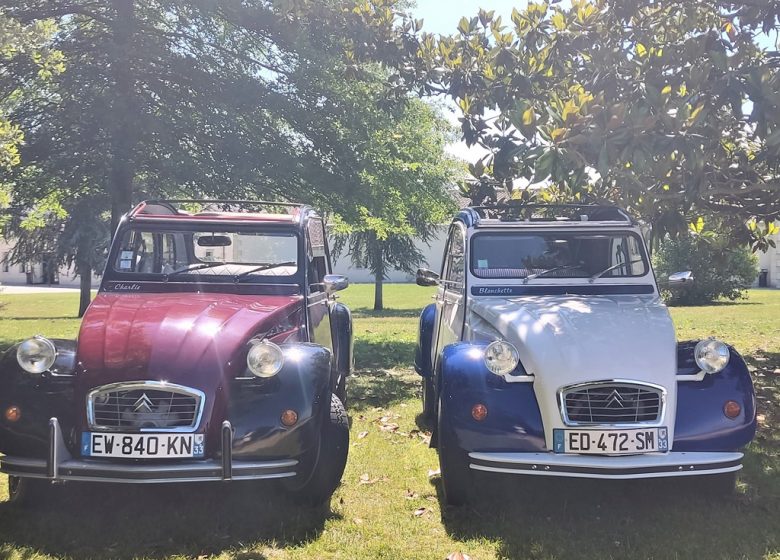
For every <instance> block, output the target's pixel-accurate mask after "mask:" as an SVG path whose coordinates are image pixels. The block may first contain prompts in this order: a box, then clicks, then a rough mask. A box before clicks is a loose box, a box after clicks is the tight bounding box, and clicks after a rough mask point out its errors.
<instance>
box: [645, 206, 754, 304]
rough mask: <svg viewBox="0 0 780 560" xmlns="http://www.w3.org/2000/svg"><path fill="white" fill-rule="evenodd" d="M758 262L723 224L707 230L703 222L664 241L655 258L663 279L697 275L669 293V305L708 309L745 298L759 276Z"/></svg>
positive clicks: (656, 266) (654, 262)
mask: <svg viewBox="0 0 780 560" xmlns="http://www.w3.org/2000/svg"><path fill="white" fill-rule="evenodd" d="M718 226H721V227H718ZM716 230H717V231H716ZM757 260H758V259H757V258H756V256H755V255H753V254H751V252H750V250H749V248H748V246H747V245H744V244H740V243H739V242H738V241H737V240H735V239H734V238H733V236H732V235H731V234H730V232H729V231H728V229H727V228H723V227H722V224H717V222H716V223H715V228H713V227H711V226H707V227H705V222H704V220H703V219H699V220H697V222H696V223H694V224H691V225H690V230H689V231H688V232H687V233H685V234H682V235H679V236H678V237H677V238H675V239H670V238H666V239H664V240H662V241H661V243H660V244H659V247H658V251H656V254H655V255H653V268H654V269H655V272H656V274H657V275H658V277H659V278H661V279H663V278H666V277H668V275H669V274H672V273H674V272H680V271H683V270H690V271H691V272H693V277H694V281H693V282H692V283H691V284H690V285H685V286H682V287H679V288H676V289H674V290H671V291H668V292H666V294H665V297H666V300H667V303H669V304H670V305H706V304H709V303H712V302H714V301H716V300H718V299H720V298H726V299H729V300H732V301H733V300H736V299H739V298H742V297H745V290H747V288H749V287H750V286H751V285H752V284H753V282H754V281H755V279H756V275H757V274H758V269H757Z"/></svg>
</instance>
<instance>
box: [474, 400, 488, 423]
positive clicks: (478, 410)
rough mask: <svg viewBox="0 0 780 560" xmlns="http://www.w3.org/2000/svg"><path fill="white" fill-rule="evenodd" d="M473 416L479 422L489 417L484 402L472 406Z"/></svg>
mask: <svg viewBox="0 0 780 560" xmlns="http://www.w3.org/2000/svg"><path fill="white" fill-rule="evenodd" d="M471 417H472V418H474V420H476V421H477V422H482V421H483V420H484V419H485V418H487V407H486V406H485V405H484V404H475V405H474V406H472V407H471Z"/></svg>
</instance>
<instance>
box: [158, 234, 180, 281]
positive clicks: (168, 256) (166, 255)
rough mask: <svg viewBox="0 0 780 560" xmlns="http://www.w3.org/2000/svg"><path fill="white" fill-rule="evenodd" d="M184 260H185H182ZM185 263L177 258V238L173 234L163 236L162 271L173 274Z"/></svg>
mask: <svg viewBox="0 0 780 560" xmlns="http://www.w3.org/2000/svg"><path fill="white" fill-rule="evenodd" d="M182 260H183V259H182ZM182 264H184V263H183V262H181V261H180V260H178V259H177V258H176V237H175V236H174V235H173V234H171V233H164V234H163V235H162V271H163V273H165V274H168V273H171V272H173V271H174V270H176V269H177V268H179V267H180V266H181V265H182Z"/></svg>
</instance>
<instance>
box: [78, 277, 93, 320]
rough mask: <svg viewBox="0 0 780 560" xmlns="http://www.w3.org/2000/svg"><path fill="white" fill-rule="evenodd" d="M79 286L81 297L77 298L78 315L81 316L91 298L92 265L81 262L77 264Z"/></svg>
mask: <svg viewBox="0 0 780 560" xmlns="http://www.w3.org/2000/svg"><path fill="white" fill-rule="evenodd" d="M79 277H80V278H79V287H80V289H81V297H80V299H79V317H83V316H84V313H86V311H87V307H88V306H89V302H90V301H91V300H92V267H90V266H89V265H85V264H82V265H81V266H79Z"/></svg>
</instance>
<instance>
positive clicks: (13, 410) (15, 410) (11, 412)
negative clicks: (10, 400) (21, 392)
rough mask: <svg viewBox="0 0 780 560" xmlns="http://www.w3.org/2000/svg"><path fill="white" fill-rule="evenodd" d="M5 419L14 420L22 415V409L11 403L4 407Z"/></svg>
mask: <svg viewBox="0 0 780 560" xmlns="http://www.w3.org/2000/svg"><path fill="white" fill-rule="evenodd" d="M4 416H5V419H6V420H8V421H9V422H16V421H18V420H19V418H21V417H22V409H21V408H19V407H18V406H16V405H15V404H14V405H11V406H9V407H8V408H6V409H5V415H4Z"/></svg>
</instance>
